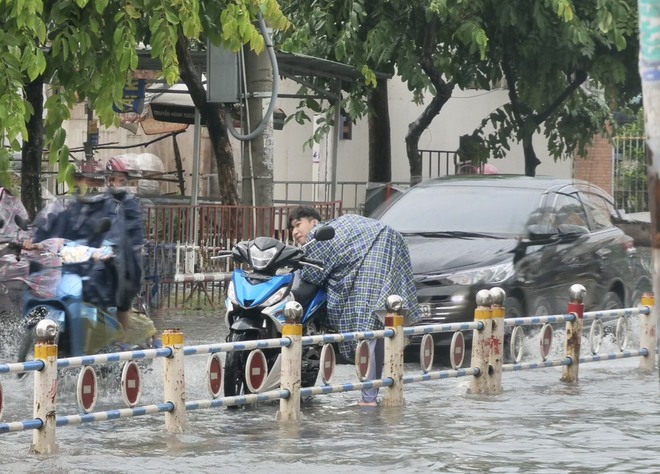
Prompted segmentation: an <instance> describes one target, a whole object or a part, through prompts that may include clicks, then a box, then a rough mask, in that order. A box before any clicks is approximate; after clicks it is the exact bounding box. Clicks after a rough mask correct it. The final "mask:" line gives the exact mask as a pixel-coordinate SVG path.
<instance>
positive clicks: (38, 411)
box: [30, 319, 59, 454]
mask: <svg viewBox="0 0 660 474" xmlns="http://www.w3.org/2000/svg"><path fill="white" fill-rule="evenodd" d="M58 329H59V328H58V326H57V323H55V322H54V321H52V320H50V319H43V320H41V321H39V323H37V326H36V327H35V328H34V331H35V332H36V334H37V343H36V345H35V346H34V358H35V359H39V360H42V361H43V362H44V368H43V369H42V370H40V371H38V372H35V373H34V409H33V414H34V418H38V419H40V420H41V421H42V422H43V426H42V427H41V428H39V429H38V430H34V431H33V432H32V446H31V448H30V450H31V451H32V452H34V453H38V454H49V453H53V452H55V451H56V450H57V440H56V435H55V427H56V422H57V416H56V411H57V410H56V408H57V402H56V398H57V344H55V339H56V338H57V333H58Z"/></svg>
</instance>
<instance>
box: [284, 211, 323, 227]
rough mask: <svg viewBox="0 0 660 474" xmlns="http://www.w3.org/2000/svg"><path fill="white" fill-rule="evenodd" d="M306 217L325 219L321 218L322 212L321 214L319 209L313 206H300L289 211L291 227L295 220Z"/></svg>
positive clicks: (318, 219)
mask: <svg viewBox="0 0 660 474" xmlns="http://www.w3.org/2000/svg"><path fill="white" fill-rule="evenodd" d="M305 217H306V218H308V219H316V220H317V221H319V222H321V221H322V220H323V219H321V214H319V211H317V210H316V209H314V208H313V207H307V206H298V207H296V208H295V209H294V210H293V211H291V212H290V213H289V228H291V227H293V225H292V222H293V221H295V220H298V219H304V218H305Z"/></svg>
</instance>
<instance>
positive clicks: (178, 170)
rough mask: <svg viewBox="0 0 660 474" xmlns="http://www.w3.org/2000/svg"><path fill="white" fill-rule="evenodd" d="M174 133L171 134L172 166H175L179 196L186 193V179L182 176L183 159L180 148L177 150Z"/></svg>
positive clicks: (177, 143)
mask: <svg viewBox="0 0 660 474" xmlns="http://www.w3.org/2000/svg"><path fill="white" fill-rule="evenodd" d="M176 135H177V134H174V135H172V147H173V148H174V166H176V177H177V180H178V181H179V191H180V192H181V196H185V195H186V181H185V178H184V176H183V161H182V160H181V150H179V142H177V141H176Z"/></svg>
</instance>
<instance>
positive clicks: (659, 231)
mask: <svg viewBox="0 0 660 474" xmlns="http://www.w3.org/2000/svg"><path fill="white" fill-rule="evenodd" d="M638 5H639V41H640V44H639V75H640V77H641V79H642V96H643V99H644V121H645V126H644V129H645V130H646V149H647V159H648V165H649V166H648V169H649V210H650V211H651V236H650V237H651V256H652V258H653V293H654V294H655V296H656V298H655V307H654V308H653V311H655V313H656V314H660V313H659V311H660V297H659V296H660V183H659V182H658V179H660V2H658V1H657V0H639V2H638ZM658 334H659V331H658V328H656V338H657V337H658ZM658 368H659V370H660V364H659V365H658Z"/></svg>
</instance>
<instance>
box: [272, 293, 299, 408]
mask: <svg viewBox="0 0 660 474" xmlns="http://www.w3.org/2000/svg"><path fill="white" fill-rule="evenodd" d="M302 312H303V308H302V306H301V305H300V303H298V302H296V301H289V302H288V303H287V304H286V306H285V307H284V317H285V323H284V325H283V326H282V337H288V338H289V339H290V340H291V344H290V345H289V346H288V347H282V354H281V356H280V357H281V358H282V364H281V367H282V368H281V372H280V388H281V389H282V390H288V391H289V396H288V397H287V398H281V399H280V409H279V410H278V412H277V416H276V419H277V420H278V421H298V420H299V419H300V385H301V381H300V379H301V366H302V333H303V327H302V324H300V318H301V316H302Z"/></svg>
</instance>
